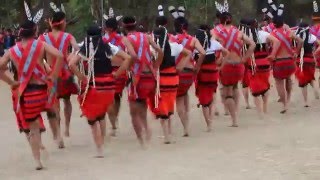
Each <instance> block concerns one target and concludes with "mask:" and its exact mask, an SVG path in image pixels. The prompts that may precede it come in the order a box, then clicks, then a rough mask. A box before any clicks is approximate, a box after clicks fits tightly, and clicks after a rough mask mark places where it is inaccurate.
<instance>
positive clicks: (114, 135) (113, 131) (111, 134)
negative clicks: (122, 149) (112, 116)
mask: <svg viewBox="0 0 320 180" xmlns="http://www.w3.org/2000/svg"><path fill="white" fill-rule="evenodd" d="M110 136H112V137H117V129H112V130H111V133H110Z"/></svg>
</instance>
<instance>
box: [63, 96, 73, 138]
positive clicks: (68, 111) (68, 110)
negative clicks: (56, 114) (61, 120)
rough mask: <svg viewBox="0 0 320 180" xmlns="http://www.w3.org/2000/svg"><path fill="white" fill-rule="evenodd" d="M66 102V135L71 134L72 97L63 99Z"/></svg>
mask: <svg viewBox="0 0 320 180" xmlns="http://www.w3.org/2000/svg"><path fill="white" fill-rule="evenodd" d="M63 103H64V117H65V121H66V122H65V124H66V129H65V132H64V135H65V136H66V137H69V136H70V122H71V114H72V104H71V100H70V98H68V99H63Z"/></svg>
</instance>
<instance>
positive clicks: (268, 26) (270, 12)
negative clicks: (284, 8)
mask: <svg viewBox="0 0 320 180" xmlns="http://www.w3.org/2000/svg"><path fill="white" fill-rule="evenodd" d="M268 6H269V7H267V8H263V9H262V12H263V13H264V19H263V21H264V26H263V27H262V30H263V31H265V32H267V33H272V31H273V30H275V29H276V27H275V25H274V23H273V18H274V16H275V15H276V14H277V12H278V7H277V6H276V4H275V2H274V1H273V0H268ZM283 27H284V28H285V29H286V30H290V27H289V26H288V25H287V24H283Z"/></svg>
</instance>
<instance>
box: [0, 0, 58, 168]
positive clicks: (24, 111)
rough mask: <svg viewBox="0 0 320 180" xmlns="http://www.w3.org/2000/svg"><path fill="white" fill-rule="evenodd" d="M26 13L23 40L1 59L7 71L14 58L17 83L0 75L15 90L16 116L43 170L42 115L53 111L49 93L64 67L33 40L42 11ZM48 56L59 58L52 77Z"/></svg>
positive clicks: (0, 64)
mask: <svg viewBox="0 0 320 180" xmlns="http://www.w3.org/2000/svg"><path fill="white" fill-rule="evenodd" d="M25 5H26V4H25ZM26 6H27V5H26ZM27 9H28V10H27ZM26 12H27V17H28V20H27V21H26V22H24V23H22V25H21V27H20V31H19V32H20V33H19V36H20V37H21V38H22V40H21V42H19V43H17V44H16V45H15V46H14V47H12V48H10V49H9V51H7V52H6V54H5V55H4V56H3V57H2V59H1V60H0V69H1V70H5V69H6V67H7V64H8V63H9V61H10V59H11V60H12V62H13V63H12V64H13V66H14V68H15V70H17V75H18V77H17V79H18V81H14V80H12V79H10V78H9V77H7V76H6V74H4V71H1V73H2V76H5V78H4V79H5V81H6V82H7V83H8V84H9V85H11V87H12V88H16V89H13V90H14V97H15V99H14V101H15V103H16V104H15V108H14V109H15V113H16V114H17V115H18V117H19V122H20V123H21V127H22V128H23V129H22V130H23V131H25V132H26V133H27V137H28V141H29V144H30V146H31V149H32V153H33V157H34V159H35V162H36V169H37V170H41V169H42V168H43V165H42V163H41V153H40V150H41V149H44V147H43V145H42V142H41V134H40V131H41V129H42V128H43V126H42V124H43V122H42V118H41V112H43V111H47V110H48V109H51V105H52V104H53V101H54V99H53V98H52V91H51V92H50V93H49V94H48V91H49V90H51V89H50V88H52V87H51V86H52V82H56V78H57V77H58V74H59V71H60V69H61V67H62V58H63V55H62V53H60V52H59V51H58V50H56V49H55V48H54V47H52V46H50V45H48V44H47V43H44V42H41V41H38V40H35V39H34V38H35V34H36V28H37V27H36V23H37V22H38V21H39V20H40V18H41V17H42V14H43V10H40V11H38V13H37V14H36V15H35V17H32V16H31V12H30V10H29V8H26ZM45 54H46V55H50V56H52V57H55V58H56V66H55V67H54V68H53V69H52V73H51V74H50V76H49V75H48V74H47V73H46V70H45V68H44V66H45V65H44V61H43V58H44V56H45ZM48 80H49V81H50V82H48ZM49 86H50V87H49ZM50 121H56V119H53V118H51V119H50Z"/></svg>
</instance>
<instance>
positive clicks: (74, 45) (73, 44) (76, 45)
mask: <svg viewBox="0 0 320 180" xmlns="http://www.w3.org/2000/svg"><path fill="white" fill-rule="evenodd" d="M70 44H71V46H72V48H73V49H74V51H79V50H80V48H79V45H78V43H77V41H76V39H75V38H74V37H73V36H72V37H71V41H70Z"/></svg>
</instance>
